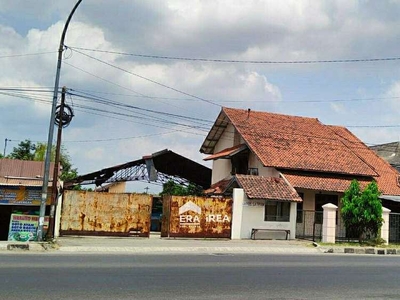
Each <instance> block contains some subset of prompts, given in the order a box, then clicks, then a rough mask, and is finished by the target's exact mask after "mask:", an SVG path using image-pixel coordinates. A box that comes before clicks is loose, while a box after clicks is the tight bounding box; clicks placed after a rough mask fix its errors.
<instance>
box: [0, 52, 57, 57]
mask: <svg viewBox="0 0 400 300" xmlns="http://www.w3.org/2000/svg"><path fill="white" fill-rule="evenodd" d="M50 53H57V51H47V52H37V53H25V54H10V55H0V58H12V57H24V56H35V55H43V54H50Z"/></svg>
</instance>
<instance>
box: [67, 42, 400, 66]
mask: <svg viewBox="0 0 400 300" xmlns="http://www.w3.org/2000/svg"><path fill="white" fill-rule="evenodd" d="M68 48H69V49H72V50H75V51H77V49H79V50H84V51H92V52H101V53H110V54H118V55H125V56H135V57H143V58H155V59H168V60H183V61H201V62H217V63H246V64H321V63H360V62H379V61H396V60H400V57H383V58H355V59H326V60H281V61H272V60H239V59H212V58H193V57H179V56H161V55H148V54H136V53H126V52H117V51H108V50H99V49H90V48H82V47H70V46H68Z"/></svg>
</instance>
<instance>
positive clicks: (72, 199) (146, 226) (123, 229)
mask: <svg viewBox="0 0 400 300" xmlns="http://www.w3.org/2000/svg"><path fill="white" fill-rule="evenodd" d="M151 204H152V196H151V195H146V194H117V193H113V194H109V193H96V192H87V191H65V193H64V199H63V209H62V216H61V232H64V233H67V232H74V233H75V234H77V232H82V234H83V232H84V233H85V234H88V233H92V234H93V235H98V234H101V235H104V234H107V233H108V234H110V235H114V234H116V235H119V234H121V235H123V236H129V235H130V232H131V231H135V232H136V233H137V235H139V236H149V234H150V223H151V222H150V220H151Z"/></svg>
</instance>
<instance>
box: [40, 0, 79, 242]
mask: <svg viewBox="0 0 400 300" xmlns="http://www.w3.org/2000/svg"><path fill="white" fill-rule="evenodd" d="M81 2H82V0H79V1H78V2H77V3H76V4H75V6H74V8H73V9H72V11H71V13H70V14H69V16H68V19H67V22H66V23H65V25H64V30H63V32H62V34H61V40H60V47H59V48H58V61H57V72H56V80H55V84H54V93H53V104H52V107H51V115H50V125H49V135H48V139H47V149H46V159H45V162H44V174H43V186H42V199H41V202H40V213H39V224H38V229H37V240H38V241H39V242H41V241H42V240H43V225H44V216H45V213H46V201H47V190H48V185H49V173H50V159H51V148H52V143H53V133H54V122H55V117H56V116H55V113H56V106H57V98H58V85H59V82H60V72H61V62H62V53H63V51H64V40H65V35H66V33H67V29H68V25H69V22H70V21H71V19H72V16H73V14H74V13H75V10H76V9H77V8H78V6H79V4H81ZM54 180H56V179H55V178H53V184H54Z"/></svg>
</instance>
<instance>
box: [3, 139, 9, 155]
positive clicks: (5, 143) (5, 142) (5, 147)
mask: <svg viewBox="0 0 400 300" xmlns="http://www.w3.org/2000/svg"><path fill="white" fill-rule="evenodd" d="M7 142H11V140H9V139H7V138H6V139H5V140H4V152H3V157H6V149H7Z"/></svg>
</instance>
